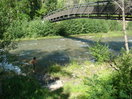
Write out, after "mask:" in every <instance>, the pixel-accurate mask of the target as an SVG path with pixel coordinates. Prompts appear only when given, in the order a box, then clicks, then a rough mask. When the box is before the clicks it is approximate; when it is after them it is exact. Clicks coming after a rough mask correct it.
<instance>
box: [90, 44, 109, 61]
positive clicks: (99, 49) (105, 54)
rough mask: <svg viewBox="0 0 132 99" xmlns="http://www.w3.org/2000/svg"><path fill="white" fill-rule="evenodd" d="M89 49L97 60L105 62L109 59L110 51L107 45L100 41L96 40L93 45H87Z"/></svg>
mask: <svg viewBox="0 0 132 99" xmlns="http://www.w3.org/2000/svg"><path fill="white" fill-rule="evenodd" d="M89 51H90V53H91V55H92V56H93V58H94V59H95V61H97V62H106V61H109V60H110V55H111V53H110V50H109V47H108V46H107V45H103V44H101V43H100V42H96V43H94V45H93V46H91V47H89Z"/></svg>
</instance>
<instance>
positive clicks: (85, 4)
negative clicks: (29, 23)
mask: <svg viewBox="0 0 132 99" xmlns="http://www.w3.org/2000/svg"><path fill="white" fill-rule="evenodd" d="M108 2H109V1H97V2H88V3H82V4H73V5H68V6H64V7H63V8H60V9H57V10H54V11H51V12H49V13H48V14H47V15H45V16H44V17H47V16H49V15H52V14H55V13H56V12H60V11H62V10H66V9H72V8H75V7H82V6H96V5H97V4H98V5H101V4H107V3H108Z"/></svg>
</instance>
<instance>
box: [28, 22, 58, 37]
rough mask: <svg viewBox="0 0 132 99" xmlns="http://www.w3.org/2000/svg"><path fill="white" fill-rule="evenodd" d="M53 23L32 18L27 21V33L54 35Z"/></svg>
mask: <svg viewBox="0 0 132 99" xmlns="http://www.w3.org/2000/svg"><path fill="white" fill-rule="evenodd" d="M53 25H54V24H53V23H50V22H48V21H44V22H42V21H41V20H33V21H31V22H29V27H28V34H27V36H29V37H44V36H49V35H55V33H56V32H55V29H54V27H53Z"/></svg>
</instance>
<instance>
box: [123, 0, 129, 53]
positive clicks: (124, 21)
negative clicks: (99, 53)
mask: <svg viewBox="0 0 132 99" xmlns="http://www.w3.org/2000/svg"><path fill="white" fill-rule="evenodd" d="M122 19H123V33H124V40H125V49H126V52H127V53H129V46H128V38H127V32H126V20H125V5H124V0H122Z"/></svg>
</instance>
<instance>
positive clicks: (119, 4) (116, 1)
mask: <svg viewBox="0 0 132 99" xmlns="http://www.w3.org/2000/svg"><path fill="white" fill-rule="evenodd" d="M113 1H114V3H115V4H116V5H118V7H119V8H120V9H121V10H122V11H123V8H122V6H121V5H120V4H119V3H118V2H117V1H115V0H113Z"/></svg>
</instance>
